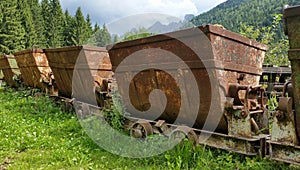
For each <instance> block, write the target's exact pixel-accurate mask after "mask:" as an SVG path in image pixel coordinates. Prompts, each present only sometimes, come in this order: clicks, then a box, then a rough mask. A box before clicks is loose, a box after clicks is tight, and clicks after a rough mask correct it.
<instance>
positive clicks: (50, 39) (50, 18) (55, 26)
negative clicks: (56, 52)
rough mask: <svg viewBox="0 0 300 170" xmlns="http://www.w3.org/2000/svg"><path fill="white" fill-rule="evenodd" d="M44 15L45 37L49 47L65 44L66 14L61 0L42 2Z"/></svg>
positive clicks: (44, 0) (43, 0) (45, 0)
mask: <svg viewBox="0 0 300 170" xmlns="http://www.w3.org/2000/svg"><path fill="white" fill-rule="evenodd" d="M41 5H42V11H43V12H42V14H43V19H44V22H45V24H44V25H45V29H44V35H45V38H46V39H47V44H46V46H47V47H60V46H62V44H63V39H64V38H63V25H64V14H63V12H62V9H61V6H60V3H59V0H42V2H41Z"/></svg>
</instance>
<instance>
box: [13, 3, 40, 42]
mask: <svg viewBox="0 0 300 170" xmlns="http://www.w3.org/2000/svg"><path fill="white" fill-rule="evenodd" d="M17 10H18V11H19V12H20V19H21V21H22V26H23V28H24V30H25V36H24V40H25V48H31V47H32V46H33V45H34V43H35V42H36V40H37V36H36V32H35V28H34V25H33V17H32V13H31V10H30V6H29V3H28V1H27V0H18V5H17Z"/></svg>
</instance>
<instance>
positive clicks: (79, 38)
mask: <svg viewBox="0 0 300 170" xmlns="http://www.w3.org/2000/svg"><path fill="white" fill-rule="evenodd" d="M85 31H86V23H85V19H84V17H83V15H82V12H81V8H80V7H78V8H77V10H76V14H75V24H74V33H75V34H74V37H73V38H74V42H75V43H76V45H82V44H83V43H84V42H85V40H86V38H85Z"/></svg>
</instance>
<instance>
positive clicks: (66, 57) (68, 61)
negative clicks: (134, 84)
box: [44, 46, 112, 104]
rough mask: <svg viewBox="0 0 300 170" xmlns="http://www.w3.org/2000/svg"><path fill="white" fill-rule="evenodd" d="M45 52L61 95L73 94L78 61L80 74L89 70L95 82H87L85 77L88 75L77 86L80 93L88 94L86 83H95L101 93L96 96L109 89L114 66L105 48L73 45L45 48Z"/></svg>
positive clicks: (69, 95) (68, 95) (97, 90)
mask: <svg viewBox="0 0 300 170" xmlns="http://www.w3.org/2000/svg"><path fill="white" fill-rule="evenodd" d="M44 52H45V53H46V56H47V59H48V61H49V65H50V67H51V69H52V70H53V75H54V77H55V81H56V83H57V87H58V90H59V94H60V95H62V96H65V97H71V96H72V81H73V80H72V78H73V73H74V69H75V65H76V62H77V68H76V69H78V74H80V72H82V73H83V72H88V74H89V75H90V76H92V78H93V79H94V82H86V81H87V80H88V79H84V78H87V77H83V79H82V81H80V82H78V84H76V88H77V89H79V90H78V93H82V94H80V95H82V96H85V95H87V94H85V93H87V92H86V91H84V89H85V87H88V86H87V84H86V83H95V87H96V89H95V91H96V92H98V93H99V94H98V95H96V97H99V96H101V94H100V93H101V92H103V91H107V88H108V87H107V86H108V80H109V79H111V77H112V71H111V70H112V67H111V63H110V60H109V57H108V53H107V51H106V49H105V48H100V47H91V46H73V47H63V48H53V49H44ZM79 56H81V57H79ZM80 89H81V90H82V91H81V92H80ZM99 101H100V99H99ZM101 101H102V100H101ZM98 104H99V103H98ZM102 104H103V103H102Z"/></svg>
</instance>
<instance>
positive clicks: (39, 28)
mask: <svg viewBox="0 0 300 170" xmlns="http://www.w3.org/2000/svg"><path fill="white" fill-rule="evenodd" d="M28 3H29V6H30V7H31V8H30V9H31V14H32V20H33V25H34V29H35V35H36V39H35V40H34V42H33V44H34V45H37V46H39V47H40V48H44V47H46V39H45V35H44V29H45V28H44V19H43V16H42V8H41V5H40V3H39V0H28Z"/></svg>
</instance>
